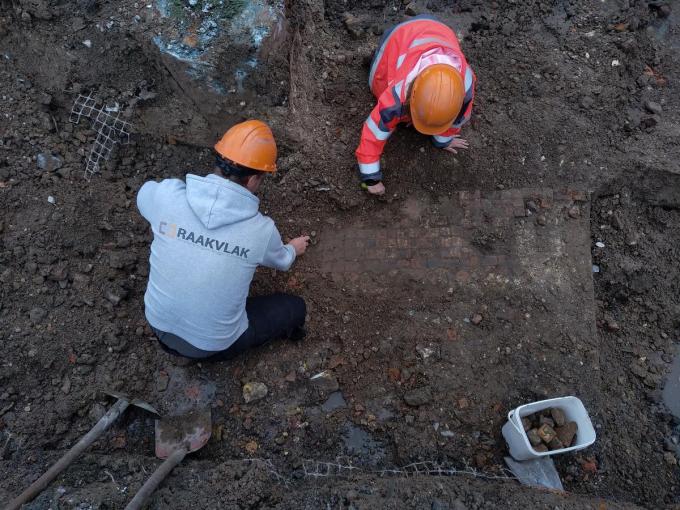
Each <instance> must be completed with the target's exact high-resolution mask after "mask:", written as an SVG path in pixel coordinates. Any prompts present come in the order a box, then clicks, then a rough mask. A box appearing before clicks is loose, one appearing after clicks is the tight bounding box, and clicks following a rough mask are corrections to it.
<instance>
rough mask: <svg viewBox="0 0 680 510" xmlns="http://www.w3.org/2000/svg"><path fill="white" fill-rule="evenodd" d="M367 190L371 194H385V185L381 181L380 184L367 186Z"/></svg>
mask: <svg viewBox="0 0 680 510" xmlns="http://www.w3.org/2000/svg"><path fill="white" fill-rule="evenodd" d="M366 191H368V192H369V193H370V194H371V195H378V196H379V195H384V194H385V185H384V184H383V183H382V182H379V183H378V184H374V185H373V186H366Z"/></svg>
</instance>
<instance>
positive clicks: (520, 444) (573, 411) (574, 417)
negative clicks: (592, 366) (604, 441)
mask: <svg viewBox="0 0 680 510" xmlns="http://www.w3.org/2000/svg"><path fill="white" fill-rule="evenodd" d="M551 407H557V408H559V409H561V410H562V411H564V415H565V417H566V419H567V421H575V422H576V424H577V425H578V430H577V431H576V437H575V438H574V444H573V445H572V446H570V447H569V448H562V449H560V450H551V451H547V452H537V451H536V450H534V448H533V447H532V446H531V443H530V442H529V438H528V437H527V434H526V432H524V426H523V425H522V418H524V417H525V416H529V415H531V414H534V413H536V412H538V411H543V410H544V409H549V408H551ZM503 437H504V438H505V440H506V441H507V443H508V447H509V448H510V455H511V456H512V457H513V458H514V459H515V460H528V459H536V458H539V457H545V456H547V455H557V454H558V453H566V452H571V451H575V450H582V449H583V448H587V447H588V446H590V445H591V444H593V443H594V442H595V429H594V428H593V424H592V422H591V421H590V416H588V411H586V408H585V407H584V405H583V402H581V401H580V400H579V399H578V398H576V397H559V398H551V399H549V400H540V401H538V402H532V403H531V404H524V405H523V406H519V407H518V408H517V409H513V410H512V411H510V412H509V413H508V422H507V423H506V424H505V425H503Z"/></svg>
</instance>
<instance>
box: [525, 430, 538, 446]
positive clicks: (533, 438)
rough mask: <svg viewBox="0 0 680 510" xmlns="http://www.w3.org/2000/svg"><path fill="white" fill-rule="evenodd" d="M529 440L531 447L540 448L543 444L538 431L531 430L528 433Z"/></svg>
mask: <svg viewBox="0 0 680 510" xmlns="http://www.w3.org/2000/svg"><path fill="white" fill-rule="evenodd" d="M527 438H528V439H529V442H530V443H531V446H538V445H539V444H541V436H539V435H538V429H530V430H529V431H528V432H527Z"/></svg>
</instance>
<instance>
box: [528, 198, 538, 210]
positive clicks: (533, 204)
mask: <svg viewBox="0 0 680 510" xmlns="http://www.w3.org/2000/svg"><path fill="white" fill-rule="evenodd" d="M526 206H527V209H529V210H530V211H531V212H532V213H535V212H538V204H536V202H534V201H533V200H529V201H528V202H527V203H526Z"/></svg>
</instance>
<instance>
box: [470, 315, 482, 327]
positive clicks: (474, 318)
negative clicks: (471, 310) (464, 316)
mask: <svg viewBox="0 0 680 510" xmlns="http://www.w3.org/2000/svg"><path fill="white" fill-rule="evenodd" d="M483 319H484V318H483V317H482V316H481V314H478V313H476V314H474V315H473V316H472V319H470V322H472V324H474V325H475V326H479V324H481V322H482V320H483Z"/></svg>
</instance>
